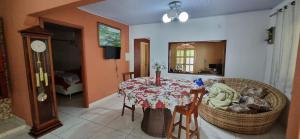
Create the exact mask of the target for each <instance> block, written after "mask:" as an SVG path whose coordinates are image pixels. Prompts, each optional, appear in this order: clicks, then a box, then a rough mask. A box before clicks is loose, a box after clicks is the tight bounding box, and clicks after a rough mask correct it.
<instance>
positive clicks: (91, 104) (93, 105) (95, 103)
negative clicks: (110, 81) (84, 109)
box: [89, 92, 118, 108]
mask: <svg viewBox="0 0 300 139" xmlns="http://www.w3.org/2000/svg"><path fill="white" fill-rule="evenodd" d="M114 96H118V93H117V92H115V93H113V94H111V95H109V96H106V97H104V98H102V99H99V100H97V101H95V102H93V103H90V104H89V108H93V107H95V106H96V105H97V104H98V103H101V102H103V101H105V100H108V99H111V98H113V97H114Z"/></svg>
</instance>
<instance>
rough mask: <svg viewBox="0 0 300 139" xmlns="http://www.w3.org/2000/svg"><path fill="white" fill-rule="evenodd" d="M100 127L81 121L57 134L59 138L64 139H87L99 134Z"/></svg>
mask: <svg viewBox="0 0 300 139" xmlns="http://www.w3.org/2000/svg"><path fill="white" fill-rule="evenodd" d="M102 127H103V126H102V125H99V124H95V123H92V122H89V121H83V122H81V123H79V124H77V125H74V126H73V127H72V128H70V129H68V130H67V131H65V132H63V133H61V134H59V135H58V136H59V137H62V138H64V139H88V138H90V137H92V136H94V135H95V134H97V133H99V131H101V129H102Z"/></svg>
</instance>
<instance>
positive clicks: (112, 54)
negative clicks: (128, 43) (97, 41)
mask: <svg viewBox="0 0 300 139" xmlns="http://www.w3.org/2000/svg"><path fill="white" fill-rule="evenodd" d="M120 52H121V48H120V47H111V46H108V47H104V59H120Z"/></svg>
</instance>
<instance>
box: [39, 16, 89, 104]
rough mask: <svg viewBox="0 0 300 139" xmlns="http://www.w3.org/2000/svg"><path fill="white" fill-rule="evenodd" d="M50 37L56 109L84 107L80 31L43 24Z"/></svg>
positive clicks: (48, 23) (57, 25)
mask: <svg viewBox="0 0 300 139" xmlns="http://www.w3.org/2000/svg"><path fill="white" fill-rule="evenodd" d="M44 28H45V29H46V30H48V31H50V32H52V33H53V35H52V40H51V43H52V53H53V56H52V59H53V67H54V73H55V90H56V99H57V105H58V107H86V99H85V97H86V95H85V93H84V78H83V75H82V74H83V71H82V70H83V62H82V30H81V29H79V28H73V27H69V26H64V25H59V24H55V23H50V22H44Z"/></svg>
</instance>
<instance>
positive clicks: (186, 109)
mask: <svg viewBox="0 0 300 139" xmlns="http://www.w3.org/2000/svg"><path fill="white" fill-rule="evenodd" d="M205 93H206V91H205V89H204V88H201V89H197V90H191V94H193V95H194V97H193V101H192V103H191V104H189V105H186V106H176V107H175V110H174V112H173V117H172V123H171V124H170V128H169V132H168V139H180V136H181V129H184V130H186V139H190V138H191V137H193V136H196V137H197V139H200V135H199V128H198V120H197V117H198V107H199V105H200V104H201V101H202V98H203V96H204V94H205ZM176 113H179V114H180V118H179V121H178V122H176V123H174V121H175V116H176ZM192 114H193V116H194V123H195V130H191V129H190V123H191V119H192ZM183 115H184V116H186V122H185V123H186V126H183V125H182V116H183ZM176 126H179V128H178V137H177V138H176V137H175V136H173V134H172V131H173V130H174V128H175V127H176Z"/></svg>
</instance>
